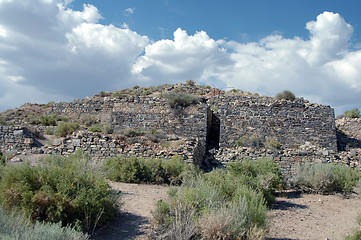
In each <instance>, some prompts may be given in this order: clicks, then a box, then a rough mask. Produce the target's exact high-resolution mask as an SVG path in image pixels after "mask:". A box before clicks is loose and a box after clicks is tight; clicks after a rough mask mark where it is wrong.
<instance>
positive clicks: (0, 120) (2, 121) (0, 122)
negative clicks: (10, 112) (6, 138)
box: [0, 116, 6, 126]
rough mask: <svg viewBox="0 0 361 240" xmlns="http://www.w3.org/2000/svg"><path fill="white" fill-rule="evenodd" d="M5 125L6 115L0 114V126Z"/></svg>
mask: <svg viewBox="0 0 361 240" xmlns="http://www.w3.org/2000/svg"><path fill="white" fill-rule="evenodd" d="M5 125H6V121H5V119H4V117H2V116H0V126H5Z"/></svg>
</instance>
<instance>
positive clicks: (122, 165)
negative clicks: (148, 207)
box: [104, 156, 191, 184]
mask: <svg viewBox="0 0 361 240" xmlns="http://www.w3.org/2000/svg"><path fill="white" fill-rule="evenodd" d="M104 170H105V172H106V174H107V177H108V178H109V179H110V180H113V181H118V182H127V183H156V184H162V183H166V184H169V183H172V184H179V183H180V182H181V180H182V177H183V175H184V173H185V172H187V171H190V170H191V166H190V165H188V164H187V163H185V162H184V161H183V159H182V158H181V157H180V156H174V157H173V158H171V159H169V160H163V159H158V158H154V159H153V158H149V159H145V158H138V157H129V158H126V157H113V158H109V159H107V160H106V161H105V164H104Z"/></svg>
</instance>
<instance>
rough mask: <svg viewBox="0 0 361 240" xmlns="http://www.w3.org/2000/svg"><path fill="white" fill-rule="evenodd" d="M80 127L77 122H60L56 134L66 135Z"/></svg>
mask: <svg viewBox="0 0 361 240" xmlns="http://www.w3.org/2000/svg"><path fill="white" fill-rule="evenodd" d="M78 129H79V124H78V123H75V122H60V123H59V125H58V126H57V127H56V130H55V135H57V136H59V137H65V136H67V135H69V134H72V133H73V132H74V131H76V130H78Z"/></svg>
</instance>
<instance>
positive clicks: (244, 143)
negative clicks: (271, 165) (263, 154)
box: [235, 134, 263, 149]
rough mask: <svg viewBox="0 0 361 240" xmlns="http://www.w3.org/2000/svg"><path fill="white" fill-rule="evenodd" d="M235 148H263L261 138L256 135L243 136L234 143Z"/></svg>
mask: <svg viewBox="0 0 361 240" xmlns="http://www.w3.org/2000/svg"><path fill="white" fill-rule="evenodd" d="M235 145H236V147H252V148H255V149H259V148H261V147H262V146H263V143H262V138H261V137H259V136H258V135H256V134H253V135H247V134H246V135H243V136H241V137H240V138H239V139H238V140H236V142H235Z"/></svg>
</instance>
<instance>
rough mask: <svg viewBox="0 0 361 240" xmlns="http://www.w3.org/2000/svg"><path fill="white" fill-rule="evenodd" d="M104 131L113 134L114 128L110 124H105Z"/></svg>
mask: <svg viewBox="0 0 361 240" xmlns="http://www.w3.org/2000/svg"><path fill="white" fill-rule="evenodd" d="M103 132H104V133H106V134H112V133H113V128H112V127H111V126H109V125H105V126H104V127H103Z"/></svg>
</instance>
